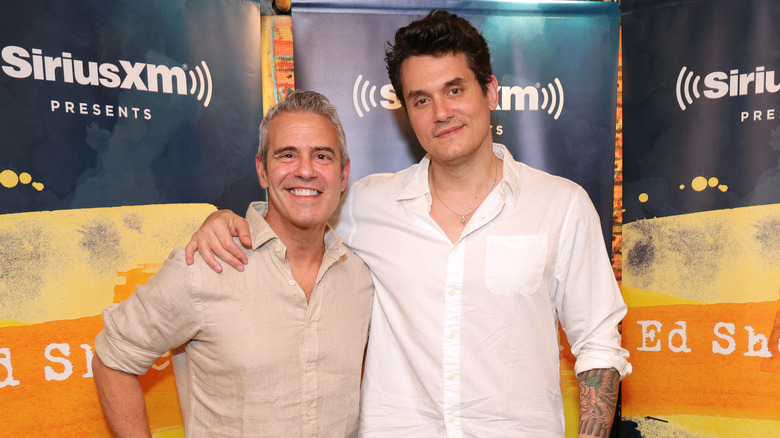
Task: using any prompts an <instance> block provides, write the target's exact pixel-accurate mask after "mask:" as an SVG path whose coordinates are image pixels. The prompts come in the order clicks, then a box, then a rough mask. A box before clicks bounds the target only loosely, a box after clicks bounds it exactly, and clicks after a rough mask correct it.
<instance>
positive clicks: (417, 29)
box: [385, 10, 493, 107]
mask: <svg viewBox="0 0 780 438" xmlns="http://www.w3.org/2000/svg"><path fill="white" fill-rule="evenodd" d="M387 46H388V48H387V50H386V51H385V62H386V63H387V74H388V75H389V76H390V82H391V83H392V84H393V88H394V89H395V94H396V96H397V97H398V100H399V102H401V105H403V106H404V107H406V102H405V100H404V96H403V94H404V91H403V85H402V84H401V64H403V62H404V61H405V60H406V59H407V58H409V57H412V56H427V55H428V56H441V55H454V54H458V53H463V54H464V55H466V59H467V61H468V65H469V68H470V69H471V71H472V72H474V75H475V76H476V77H477V81H478V82H479V84H480V86H481V87H482V92H484V93H487V84H488V83H490V77H491V76H492V75H493V68H492V67H491V65H490V49H488V45H487V42H486V41H485V38H483V37H482V35H481V34H480V33H479V31H478V30H477V29H476V28H474V26H472V25H471V23H469V22H468V21H466V20H465V19H464V18H461V17H459V16H457V15H455V14H452V13H450V12H447V11H436V10H434V11H431V12H430V13H428V15H426V16H425V18H422V19H420V20H417V21H413V22H411V23H410V24H409V25H408V26H405V27H402V28H400V29H398V30H397V31H396V32H395V41H394V43H390V42H389V41H388V42H387Z"/></svg>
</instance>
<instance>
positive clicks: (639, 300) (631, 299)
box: [623, 285, 702, 307]
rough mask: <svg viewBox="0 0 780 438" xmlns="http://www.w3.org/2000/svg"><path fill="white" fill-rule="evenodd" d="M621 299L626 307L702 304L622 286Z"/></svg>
mask: <svg viewBox="0 0 780 438" xmlns="http://www.w3.org/2000/svg"><path fill="white" fill-rule="evenodd" d="M623 299H624V300H625V302H626V305H627V306H628V307H645V306H671V305H677V304H702V303H700V302H698V301H693V300H689V299H687V298H682V297H678V296H674V295H667V294H663V293H660V292H653V291H650V290H645V289H639V288H635V287H630V286H626V285H623Z"/></svg>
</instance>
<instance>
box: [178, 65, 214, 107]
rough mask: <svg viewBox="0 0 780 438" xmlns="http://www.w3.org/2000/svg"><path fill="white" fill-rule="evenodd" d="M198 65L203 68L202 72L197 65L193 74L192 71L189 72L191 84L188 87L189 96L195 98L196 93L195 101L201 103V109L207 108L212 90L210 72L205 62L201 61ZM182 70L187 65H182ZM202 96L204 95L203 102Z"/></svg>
mask: <svg viewBox="0 0 780 438" xmlns="http://www.w3.org/2000/svg"><path fill="white" fill-rule="evenodd" d="M200 63H201V65H202V66H203V70H201V68H200V66H199V65H196V66H195V69H194V70H195V73H193V72H192V70H189V74H190V82H191V84H192V85H191V86H190V94H191V95H193V96H195V92H196V91H197V92H198V95H197V96H196V99H198V101H203V107H204V108H208V106H209V103H210V102H211V90H212V85H211V71H210V70H209V66H208V65H207V64H206V61H201V62H200ZM184 69H185V70H186V69H187V64H185V65H184ZM204 73H205V75H204ZM196 74H197V76H196ZM204 94H205V95H206V97H205V100H203V95H204Z"/></svg>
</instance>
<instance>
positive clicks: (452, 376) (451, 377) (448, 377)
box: [447, 374, 455, 380]
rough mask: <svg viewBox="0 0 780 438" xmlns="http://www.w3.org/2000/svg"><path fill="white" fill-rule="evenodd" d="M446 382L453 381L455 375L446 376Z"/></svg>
mask: <svg viewBox="0 0 780 438" xmlns="http://www.w3.org/2000/svg"><path fill="white" fill-rule="evenodd" d="M447 380H455V374H450V375H449V376H447Z"/></svg>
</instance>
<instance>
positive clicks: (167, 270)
mask: <svg viewBox="0 0 780 438" xmlns="http://www.w3.org/2000/svg"><path fill="white" fill-rule="evenodd" d="M196 271H197V270H196V269H194V268H192V267H188V266H187V265H186V262H185V260H184V250H183V249H182V248H176V249H175V250H174V251H173V252H171V254H170V256H169V258H168V260H166V261H165V263H164V264H163V266H162V267H161V268H160V270H159V271H158V272H157V273H156V274H155V275H154V276H152V277H151V278H150V279H149V281H148V282H147V284H146V285H144V286H138V287H137V288H136V292H135V293H134V294H132V295H130V297H129V298H127V299H126V300H125V301H122V302H121V303H118V304H113V305H111V306H109V307H108V308H107V309H105V310H104V311H103V324H104V329H103V331H101V332H100V333H99V334H98V335H97V337H96V338H95V351H96V353H97V354H98V356H99V357H100V360H101V361H102V362H103V363H105V364H106V366H108V367H109V368H113V369H116V370H120V371H124V372H126V373H130V374H135V375H143V374H145V373H146V371H147V370H148V369H149V367H150V366H151V365H152V364H153V363H154V362H155V361H156V360H157V359H158V358H159V357H160V355H162V354H163V353H165V352H166V351H168V350H170V349H171V348H174V347H178V346H180V345H182V344H184V343H185V342H187V341H188V340H190V339H192V338H193V336H194V335H195V334H196V333H197V332H198V326H199V322H198V313H197V302H196V296H197V294H196V293H195V291H196V289H195V287H194V286H195V285H194V283H195V279H194V278H193V277H194V276H195V274H196Z"/></svg>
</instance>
